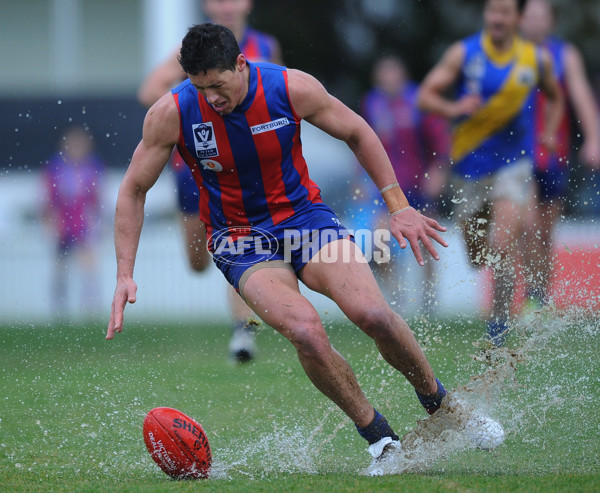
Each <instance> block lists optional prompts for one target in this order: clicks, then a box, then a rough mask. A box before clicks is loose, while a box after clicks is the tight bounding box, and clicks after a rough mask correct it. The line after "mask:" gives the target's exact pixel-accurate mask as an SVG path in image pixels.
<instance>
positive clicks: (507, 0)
mask: <svg viewBox="0 0 600 493" xmlns="http://www.w3.org/2000/svg"><path fill="white" fill-rule="evenodd" d="M520 18H521V16H520V14H519V8H518V5H517V0H487V2H486V4H485V8H484V10H483V22H484V24H485V30H486V32H487V33H488V34H489V35H490V37H491V38H492V41H493V42H494V43H503V42H506V41H508V40H510V39H511V38H512V36H514V35H515V34H516V33H517V30H518V27H519V21H520Z"/></svg>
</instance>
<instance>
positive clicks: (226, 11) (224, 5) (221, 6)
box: [204, 0, 252, 31]
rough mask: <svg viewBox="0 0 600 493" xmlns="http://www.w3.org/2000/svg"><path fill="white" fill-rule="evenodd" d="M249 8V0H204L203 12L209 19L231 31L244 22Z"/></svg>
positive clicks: (250, 3) (250, 5)
mask: <svg viewBox="0 0 600 493" xmlns="http://www.w3.org/2000/svg"><path fill="white" fill-rule="evenodd" d="M251 9H252V1H251V0H204V13H205V14H206V15H207V16H208V17H209V19H210V20H211V21H212V22H214V23H215V24H221V25H222V26H225V27H227V28H229V29H231V30H232V31H235V30H236V29H239V28H240V27H242V26H244V25H245V24H246V19H247V17H248V14H249V13H250V10H251Z"/></svg>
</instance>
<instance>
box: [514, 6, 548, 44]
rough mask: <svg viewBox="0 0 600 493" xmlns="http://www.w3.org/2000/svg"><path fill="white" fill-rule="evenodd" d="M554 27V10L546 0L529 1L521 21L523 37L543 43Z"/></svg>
mask: <svg viewBox="0 0 600 493" xmlns="http://www.w3.org/2000/svg"><path fill="white" fill-rule="evenodd" d="M553 27H554V18H553V14H552V8H551V7H550V4H549V3H548V2H547V1H546V0H529V1H528V2H527V6H526V7H525V12H523V18H522V19H521V30H522V32H523V36H525V37H526V38H527V39H530V40H531V41H533V42H535V43H543V42H544V40H545V39H546V38H547V37H548V36H549V35H550V33H551V32H552V29H553Z"/></svg>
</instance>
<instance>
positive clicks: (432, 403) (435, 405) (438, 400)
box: [415, 378, 447, 414]
mask: <svg viewBox="0 0 600 493" xmlns="http://www.w3.org/2000/svg"><path fill="white" fill-rule="evenodd" d="M435 381H436V382H437V385H438V389H437V392H436V393H435V394H431V395H424V394H420V393H419V392H417V390H416V389H415V392H416V394H417V397H418V398H419V401H420V402H421V405H422V406H423V407H424V408H425V411H427V414H433V413H434V412H436V411H437V410H438V409H439V408H440V406H441V405H442V399H443V398H444V397H445V396H446V394H447V392H446V389H445V388H444V386H443V385H442V382H440V381H439V380H438V379H437V378H436V379H435Z"/></svg>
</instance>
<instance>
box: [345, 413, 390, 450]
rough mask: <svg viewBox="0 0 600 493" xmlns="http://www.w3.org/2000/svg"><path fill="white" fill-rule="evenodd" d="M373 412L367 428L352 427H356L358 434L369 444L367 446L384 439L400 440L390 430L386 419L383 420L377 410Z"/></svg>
mask: <svg viewBox="0 0 600 493" xmlns="http://www.w3.org/2000/svg"><path fill="white" fill-rule="evenodd" d="M373 410H374V411H375V417H374V418H373V421H371V423H370V424H369V425H368V426H365V427H364V428H359V427H358V426H357V425H354V426H356V430H357V431H358V434H359V435H360V436H361V437H363V438H364V439H365V440H366V441H367V442H369V445H372V444H374V443H377V442H378V441H379V440H381V439H382V438H384V437H392V440H399V439H400V438H399V437H398V435H396V434H395V433H394V430H392V428H391V426H390V425H389V423H388V422H387V419H385V417H383V416H382V415H381V414H380V413H379V411H377V409H373Z"/></svg>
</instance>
